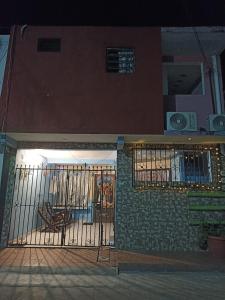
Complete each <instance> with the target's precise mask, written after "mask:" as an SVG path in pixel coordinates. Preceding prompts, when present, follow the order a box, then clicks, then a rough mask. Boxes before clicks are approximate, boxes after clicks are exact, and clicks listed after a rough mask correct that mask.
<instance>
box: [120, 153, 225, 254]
mask: <svg viewBox="0 0 225 300" xmlns="http://www.w3.org/2000/svg"><path fill="white" fill-rule="evenodd" d="M223 163H224V159H223ZM224 165H225V164H224ZM224 169H225V168H224ZM209 203H211V204H213V203H214V204H223V205H225V199H223V198H222V199H217V198H197V197H196V198H189V197H187V195H186V192H174V191H160V190H154V191H153V190H148V191H136V190H135V189H134V188H133V187H132V154H131V153H129V152H126V151H125V152H123V151H118V156H117V197H116V246H117V247H118V248H119V249H131V250H147V251H148V250H152V251H179V250H181V251H192V250H193V251H197V250H199V237H200V235H201V226H192V225H190V220H191V219H192V218H193V215H192V212H191V211H189V204H209ZM201 214H202V212H197V215H196V212H195V217H197V218H199V219H201V218H202V215H201ZM213 214H214V213H213ZM213 217H214V219H215V218H216V217H215V215H214V216H213ZM217 217H218V215H217ZM220 217H221V215H220ZM223 217H224V219H225V215H223Z"/></svg>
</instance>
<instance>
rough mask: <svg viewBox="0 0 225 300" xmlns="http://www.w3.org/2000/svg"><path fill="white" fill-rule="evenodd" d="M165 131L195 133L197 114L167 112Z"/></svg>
mask: <svg viewBox="0 0 225 300" xmlns="http://www.w3.org/2000/svg"><path fill="white" fill-rule="evenodd" d="M167 130H178V131H196V130H197V114H196V113H195V112H167Z"/></svg>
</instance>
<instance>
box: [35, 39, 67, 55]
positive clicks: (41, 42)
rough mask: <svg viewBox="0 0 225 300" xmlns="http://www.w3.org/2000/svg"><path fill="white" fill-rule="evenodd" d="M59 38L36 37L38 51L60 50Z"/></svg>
mask: <svg viewBox="0 0 225 300" xmlns="http://www.w3.org/2000/svg"><path fill="white" fill-rule="evenodd" d="M60 50H61V40H60V39H58V38H40V39H38V44H37V51H38V52H60Z"/></svg>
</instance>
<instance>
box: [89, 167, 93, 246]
mask: <svg viewBox="0 0 225 300" xmlns="http://www.w3.org/2000/svg"><path fill="white" fill-rule="evenodd" d="M89 172H90V195H91V198H90V201H91V206H90V207H91V225H90V226H89V239H90V241H91V245H93V240H92V229H93V224H94V223H93V209H94V207H93V206H94V204H93V201H94V199H93V197H94V195H93V178H92V176H93V173H92V170H91V168H90V166H89Z"/></svg>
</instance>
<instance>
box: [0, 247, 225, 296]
mask: <svg viewBox="0 0 225 300" xmlns="http://www.w3.org/2000/svg"><path fill="white" fill-rule="evenodd" d="M96 259H97V249H61V248H57V249H52V248H51V249H46V248H45V249H44V248H8V249H2V250H0V299H1V300H21V299H22V300H53V299H54V300H61V299H62V300H67V299H68V300H69V299H79V300H86V299H90V300H103V299H104V300H105V299H107V300H114V299H116V300H137V299H140V300H142V299H144V300H148V299H149V300H185V299H186V300H189V299H190V300H199V299H201V298H202V299H206V300H212V299H213V300H224V291H225V272H224V271H225V262H224V261H222V260H215V259H213V258H212V257H210V256H209V255H208V254H207V253H198V254H196V253H195V254H191V253H180V254H179V253H173V254H171V253H168V254H165V253H164V254H157V253H155V254H153V253H151V254H148V255H147V254H140V253H134V252H128V251H111V260H110V262H109V261H107V260H103V261H102V262H97V261H96ZM117 267H119V269H120V272H119V275H118V272H116V270H117ZM131 271H133V272H131ZM134 271H135V272H134ZM140 271H148V272H140Z"/></svg>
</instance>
